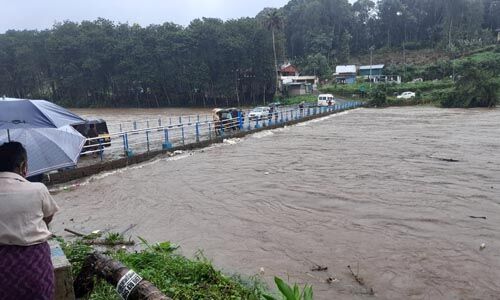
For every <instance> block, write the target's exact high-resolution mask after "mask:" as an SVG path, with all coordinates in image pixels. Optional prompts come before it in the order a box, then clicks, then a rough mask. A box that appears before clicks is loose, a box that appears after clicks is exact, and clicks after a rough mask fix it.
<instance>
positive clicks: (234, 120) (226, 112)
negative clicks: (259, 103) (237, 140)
mask: <svg viewBox="0 0 500 300" xmlns="http://www.w3.org/2000/svg"><path fill="white" fill-rule="evenodd" d="M212 117H213V120H214V126H215V128H214V129H215V134H216V135H217V136H221V135H222V133H223V132H234V131H238V130H239V129H240V126H239V124H240V120H239V118H242V119H241V121H243V118H244V117H243V113H242V112H241V111H240V110H239V109H237V108H216V109H214V110H213V111H212Z"/></svg>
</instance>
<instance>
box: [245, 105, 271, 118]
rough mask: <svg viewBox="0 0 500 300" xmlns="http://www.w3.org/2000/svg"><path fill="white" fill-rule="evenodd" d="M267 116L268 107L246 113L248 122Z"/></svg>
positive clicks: (260, 107)
mask: <svg viewBox="0 0 500 300" xmlns="http://www.w3.org/2000/svg"><path fill="white" fill-rule="evenodd" d="M268 115H269V107H268V106H259V107H256V108H254V109H252V110H251V111H250V113H248V118H249V119H250V120H256V119H259V120H260V119H262V118H265V117H267V116H268Z"/></svg>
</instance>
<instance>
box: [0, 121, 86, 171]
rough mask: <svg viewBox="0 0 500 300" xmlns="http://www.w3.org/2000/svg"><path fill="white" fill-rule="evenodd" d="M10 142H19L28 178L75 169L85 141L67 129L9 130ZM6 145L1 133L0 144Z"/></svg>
mask: <svg viewBox="0 0 500 300" xmlns="http://www.w3.org/2000/svg"><path fill="white" fill-rule="evenodd" d="M10 140H11V141H16V142H20V143H21V144H23V146H24V148H26V152H27V154H28V176H34V175H38V174H42V173H45V172H49V171H52V170H57V169H61V168H66V167H73V166H75V165H76V163H77V161H78V157H79V156H80V152H81V150H82V148H83V145H84V144H85V138H84V137H83V136H82V135H81V134H80V133H79V132H78V131H76V130H75V129H73V127H71V126H69V125H67V126H63V127H61V128H31V129H25V128H18V129H11V130H10ZM8 141H9V137H8V135H7V132H6V131H5V130H0V144H3V143H5V142H8Z"/></svg>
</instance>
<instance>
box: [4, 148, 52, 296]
mask: <svg viewBox="0 0 500 300" xmlns="http://www.w3.org/2000/svg"><path fill="white" fill-rule="evenodd" d="M27 172H28V159H27V154H26V150H25V148H24V147H23V145H22V144H21V143H18V142H9V143H5V144H3V145H1V146H0V287H1V288H0V299H2V300H4V299H5V300H16V299H37V300H52V299H53V298H54V268H53V266H52V261H51V256H50V247H49V244H48V243H47V240H48V239H49V238H50V237H51V236H52V233H51V232H50V231H49V229H48V224H49V223H50V221H51V220H52V217H53V216H54V214H55V213H56V212H57V211H58V210H59V207H58V206H57V204H56V202H55V201H54V199H53V198H52V197H51V196H50V194H49V191H48V190H47V187H46V186H45V185H43V184H42V183H31V182H29V181H27V180H26V179H25V177H26V174H27Z"/></svg>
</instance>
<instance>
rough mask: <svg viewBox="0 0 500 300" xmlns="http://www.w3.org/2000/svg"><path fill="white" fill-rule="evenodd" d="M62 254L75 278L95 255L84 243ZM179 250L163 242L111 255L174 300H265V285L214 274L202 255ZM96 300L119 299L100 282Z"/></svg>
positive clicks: (69, 246) (66, 247)
mask: <svg viewBox="0 0 500 300" xmlns="http://www.w3.org/2000/svg"><path fill="white" fill-rule="evenodd" d="M61 244H62V245H63V250H64V252H65V253H66V256H67V257H68V259H69V261H70V262H71V264H72V266H73V274H74V275H75V276H76V274H78V272H79V271H80V268H81V265H82V262H83V260H84V258H85V257H86V255H87V254H88V253H90V252H91V251H93V249H92V248H91V247H89V246H86V245H84V244H82V243H81V242H73V243H66V242H62V243H61ZM176 248H177V247H176V246H174V245H172V244H170V243H169V242H164V243H160V244H156V245H149V244H145V249H144V250H142V251H139V252H135V253H130V252H126V251H111V252H109V253H108V254H109V255H111V256H112V257H114V258H115V259H117V260H119V261H121V262H122V263H123V264H125V265H126V266H127V267H129V268H130V269H133V270H134V271H136V272H137V273H138V274H139V275H141V276H142V277H143V278H144V279H146V280H149V281H151V282H152V283H153V284H154V285H155V286H156V287H158V288H159V289H160V290H161V291H162V292H163V293H165V294H166V295H168V296H169V297H172V298H173V299H182V300H189V299H214V300H218V299H220V300H223V299H250V300H253V299H255V300H258V299H263V296H262V295H263V293H264V288H263V285H262V284H261V283H260V282H259V281H257V280H254V279H248V280H246V281H244V280H242V279H241V278H239V277H236V276H227V275H225V274H223V273H222V272H220V271H218V270H215V269H214V267H213V266H212V264H211V263H210V262H209V261H208V260H207V259H205V258H204V257H203V256H202V255H197V256H196V257H195V259H188V258H186V257H184V256H181V255H178V254H176V253H174V251H175V249H176ZM90 299H93V300H108V299H119V297H118V296H117V294H116V292H115V289H114V287H113V286H111V285H109V284H107V283H105V282H98V284H97V285H96V287H95V288H94V291H93V293H92V295H91V297H90Z"/></svg>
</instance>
